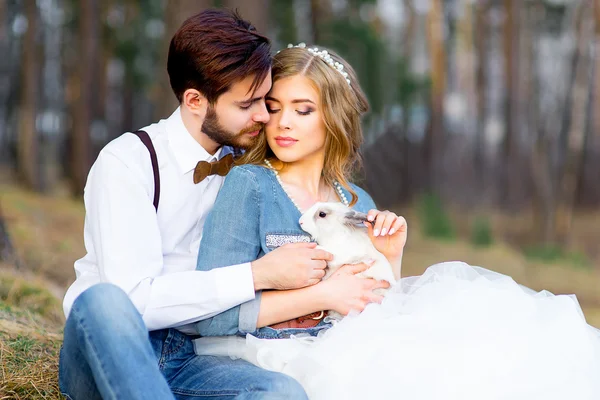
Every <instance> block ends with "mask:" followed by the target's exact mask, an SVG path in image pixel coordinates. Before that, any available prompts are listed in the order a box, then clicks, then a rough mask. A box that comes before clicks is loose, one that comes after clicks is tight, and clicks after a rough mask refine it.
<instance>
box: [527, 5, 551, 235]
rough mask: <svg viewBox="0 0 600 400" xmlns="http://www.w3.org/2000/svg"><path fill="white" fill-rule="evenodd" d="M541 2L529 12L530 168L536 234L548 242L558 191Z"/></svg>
mask: <svg viewBox="0 0 600 400" xmlns="http://www.w3.org/2000/svg"><path fill="white" fill-rule="evenodd" d="M541 7H543V6H542V5H540V4H535V5H532V6H531V9H530V10H529V12H528V15H529V17H530V18H529V19H530V24H529V26H530V30H531V37H530V38H529V39H530V43H529V44H530V45H531V47H530V51H531V64H532V66H531V68H528V69H527V70H526V71H525V72H526V73H528V74H529V76H528V80H529V81H530V82H531V87H530V90H529V92H528V95H529V97H528V104H529V105H530V112H529V127H530V129H529V130H530V132H532V133H533V135H534V138H533V147H532V151H531V158H530V168H531V175H532V177H531V178H532V179H531V181H532V183H533V196H532V208H533V215H534V227H533V230H534V236H535V237H536V238H538V240H540V241H541V242H543V243H545V244H551V243H554V233H555V228H554V222H555V214H556V206H557V199H556V190H555V188H554V181H553V176H552V169H551V168H550V165H551V162H550V150H551V143H550V139H549V137H550V135H549V133H548V131H547V129H548V126H547V125H546V124H545V119H547V118H548V115H542V111H541V104H540V99H541V87H542V84H541V77H540V76H539V74H538V73H537V71H539V70H540V63H541V62H542V61H541V60H540V54H539V51H538V50H537V48H536V46H535V44H536V43H538V41H539V31H540V24H541V20H542V19H543V15H541V12H540V11H541V10H540V8H541Z"/></svg>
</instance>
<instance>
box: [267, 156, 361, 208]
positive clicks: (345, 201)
mask: <svg viewBox="0 0 600 400" xmlns="http://www.w3.org/2000/svg"><path fill="white" fill-rule="evenodd" d="M265 164H266V166H267V167H269V169H271V170H272V171H273V173H274V174H275V178H276V179H277V182H279V185H281V188H282V189H283V191H284V192H285V194H287V196H288V198H289V199H290V201H291V202H292V204H294V205H295V206H296V208H297V209H298V211H300V214H302V213H303V212H304V211H302V209H301V208H300V206H298V203H296V201H295V200H294V198H293V197H292V196H290V192H288V191H287V189H286V188H285V185H284V183H283V181H282V180H281V177H280V176H279V172H277V170H276V169H275V168H273V165H272V164H271V162H270V161H269V160H267V159H266V158H265ZM333 186H334V187H335V190H336V191H337V192H338V195H339V196H340V199H341V200H342V204H344V205H345V206H346V207H349V206H350V202H348V198H347V197H346V195H345V194H344V192H343V191H342V185H340V184H339V182H337V181H335V182H333Z"/></svg>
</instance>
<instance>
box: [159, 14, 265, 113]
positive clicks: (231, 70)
mask: <svg viewBox="0 0 600 400" xmlns="http://www.w3.org/2000/svg"><path fill="white" fill-rule="evenodd" d="M270 68H271V43H270V41H269V39H267V38H266V37H265V36H263V35H261V34H260V33H258V32H257V31H256V28H255V27H254V26H252V24H250V23H249V22H247V21H245V20H243V19H242V18H241V17H240V15H239V14H238V13H237V12H236V11H229V10H217V9H210V10H205V11H202V12H200V13H198V14H196V15H194V16H192V17H190V18H188V19H187V20H186V21H185V22H184V23H183V25H182V26H181V28H179V30H178V31H177V32H176V33H175V35H174V36H173V39H171V45H170V46H169V57H168V60H167V71H168V73H169V79H170V81H171V88H172V89H173V92H174V93H175V96H177V100H179V102H180V103H181V101H182V98H183V93H184V92H185V91H186V90H187V89H196V90H198V91H199V92H200V93H202V94H203V95H204V97H206V99H207V100H208V101H209V103H211V104H214V103H215V102H216V101H217V99H218V98H219V96H220V95H221V94H223V93H224V92H226V91H227V90H229V88H230V87H231V85H232V84H234V83H236V82H238V81H241V80H243V79H245V78H246V77H248V76H252V75H253V76H254V81H253V82H252V86H251V88H250V91H251V92H254V91H255V90H256V88H257V87H258V86H259V85H260V84H261V83H262V82H263V81H264V79H265V78H266V77H267V74H268V73H269V70H270Z"/></svg>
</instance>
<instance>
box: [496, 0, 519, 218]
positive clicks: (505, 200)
mask: <svg viewBox="0 0 600 400" xmlns="http://www.w3.org/2000/svg"><path fill="white" fill-rule="evenodd" d="M519 5H520V1H519V0H505V1H504V8H505V13H506V19H505V21H504V71H505V75H504V76H505V85H506V93H505V100H504V123H505V131H504V132H505V133H504V141H503V144H502V164H503V171H502V177H503V179H502V186H501V188H502V189H501V197H500V198H501V206H502V207H508V208H510V207H511V206H512V205H514V202H515V195H516V193H515V192H516V190H515V183H516V181H517V179H518V178H517V177H518V176H519V152H518V136H517V134H518V132H519V129H518V126H517V118H515V117H516V115H517V111H518V107H519V105H518V98H519V97H518V90H519V86H518V85H519V71H518V68H519V58H518V54H519V51H518V50H519V46H518V43H519V29H520V26H519V25H520V24H519V10H520V6H519Z"/></svg>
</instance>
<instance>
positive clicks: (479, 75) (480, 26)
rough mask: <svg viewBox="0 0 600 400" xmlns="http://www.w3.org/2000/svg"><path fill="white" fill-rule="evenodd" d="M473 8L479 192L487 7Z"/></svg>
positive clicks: (475, 158) (482, 170) (482, 178)
mask: <svg viewBox="0 0 600 400" xmlns="http://www.w3.org/2000/svg"><path fill="white" fill-rule="evenodd" d="M473 7H474V9H475V29H474V30H475V38H474V39H475V52H476V54H477V57H476V59H477V63H476V67H475V104H476V109H477V116H476V123H475V145H474V149H473V167H474V171H475V182H476V188H477V190H478V192H479V193H484V191H485V187H484V186H485V171H486V163H485V124H486V120H487V107H486V105H487V95H486V93H487V67H488V66H487V63H486V61H487V59H488V54H487V50H488V29H487V27H488V21H487V18H486V15H487V11H488V8H487V6H486V5H473Z"/></svg>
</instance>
